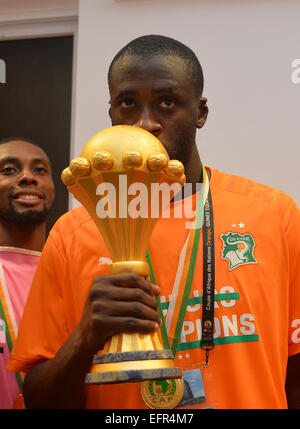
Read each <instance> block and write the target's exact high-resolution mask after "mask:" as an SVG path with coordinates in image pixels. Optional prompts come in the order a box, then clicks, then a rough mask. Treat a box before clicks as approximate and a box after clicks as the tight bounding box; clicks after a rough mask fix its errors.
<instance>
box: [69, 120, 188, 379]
mask: <svg viewBox="0 0 300 429" xmlns="http://www.w3.org/2000/svg"><path fill="white" fill-rule="evenodd" d="M61 178H62V181H63V183H64V184H65V185H66V186H67V187H68V189H69V191H70V192H71V193H72V194H73V195H74V197H75V198H76V199H77V200H78V201H79V202H80V203H81V204H82V205H83V206H84V207H85V208H86V210H87V211H88V212H89V214H90V215H91V217H92V219H93V220H94V222H95V224H96V226H97V228H98V230H99V231H100V233H101V235H102V237H103V239H104V242H105V244H106V246H107V249H108V251H109V253H110V255H111V259H112V264H111V265H110V266H109V270H110V274H117V273H123V272H135V273H137V274H139V275H141V276H143V277H145V278H147V277H148V276H149V265H148V263H147V261H146V251H147V249H148V246H149V241H150V236H151V234H152V231H153V228H154V226H155V224H156V222H157V220H158V217H151V213H150V206H151V204H148V216H146V217H142V216H138V217H134V218H133V217H131V216H129V214H128V211H129V206H130V204H132V202H133V198H134V196H132V195H129V193H128V190H129V189H130V187H131V186H133V185H135V184H137V183H139V184H143V186H145V187H146V189H147V193H148V198H149V199H150V198H151V192H152V186H151V185H152V184H154V183H157V184H161V183H164V182H166V183H168V184H173V183H174V184H176V183H179V185H180V186H179V188H180V187H181V186H183V184H184V183H185V175H184V167H183V165H182V163H181V162H180V161H176V160H170V159H169V156H168V153H167V151H166V149H165V148H164V146H163V145H162V144H161V142H160V141H159V140H158V139H157V138H156V137H155V136H153V135H152V134H151V133H149V132H147V131H145V130H143V129H142V128H138V127H134V126H129V125H117V126H113V127H110V128H107V129H104V130H102V131H100V132H99V133H97V134H96V135H95V136H94V137H92V138H91V139H90V140H89V141H88V142H87V144H86V145H85V146H84V148H83V150H82V152H81V155H80V157H77V158H75V159H73V160H72V161H71V162H70V165H69V167H68V168H66V169H64V171H63V172H62V175H61ZM106 184H110V185H112V186H114V188H115V189H116V190H117V198H116V201H110V199H109V198H110V197H109V196H108V194H109V193H107V194H106V198H107V199H106V200H105V203H106V205H109V204H111V206H112V207H115V209H116V216H102V217H101V216H99V213H100V212H101V210H102V211H103V206H104V204H102V202H103V200H104V197H102V198H101V197H99V195H102V193H101V192H102V191H101V189H102V187H103V186H104V185H106ZM102 190H103V189H102ZM177 190H179V189H177ZM174 192H176V191H174ZM125 195H126V198H127V202H126V204H125V205H124V204H122V202H121V200H122V198H123V197H124V196H125ZM173 196H174V195H173ZM170 199H172V195H171V196H170ZM149 201H150V200H149ZM149 201H148V202H149ZM101 204H102V205H101ZM162 209H163V208H162V207H160V211H159V213H161V211H162ZM180 377H181V370H180V368H176V367H175V365H174V356H173V353H172V351H171V350H164V348H163V345H162V343H161V340H160V338H159V335H158V334H157V333H153V334H149V335H147V334H138V333H136V334H125V333H123V334H118V335H114V336H113V337H111V338H110V339H109V340H108V341H107V342H106V344H105V346H104V349H103V351H102V353H98V354H97V355H96V356H95V358H94V363H93V366H92V368H91V370H90V373H89V374H88V375H87V378H86V382H87V383H88V384H105V383H115V382H126V381H142V380H153V379H174V378H180Z"/></svg>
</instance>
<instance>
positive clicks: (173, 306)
mask: <svg viewBox="0 0 300 429" xmlns="http://www.w3.org/2000/svg"><path fill="white" fill-rule="evenodd" d="M202 171H203V186H201V188H200V192H199V197H198V201H197V211H196V215H195V216H194V218H193V221H192V224H191V227H190V230H189V233H188V236H187V239H186V241H185V243H184V245H183V247H182V250H181V253H180V256H179V262H178V267H177V272H176V277H175V281H174V285H173V289H172V295H171V298H170V304H169V308H168V312H167V317H166V321H164V317H163V311H162V307H161V303H160V299H159V297H157V302H158V307H159V315H160V317H161V320H162V326H161V337H162V341H163V345H164V348H165V349H170V348H171V349H172V351H173V354H174V357H175V355H176V351H177V347H178V343H179V338H180V334H181V330H182V325H183V321H184V316H185V312H186V307H187V304H188V298H189V295H190V291H191V286H192V282H193V277H194V272H195V265H196V260H197V253H198V247H199V240H200V233H201V228H202V225H203V213H204V205H205V202H206V199H207V196H208V192H209V178H208V175H207V173H206V170H205V168H204V167H203V166H202ZM146 258H147V262H148V263H149V266H150V280H151V282H152V283H154V284H156V280H155V275H154V270H153V265H152V261H151V257H150V252H149V250H148V251H147V255H146ZM169 339H173V341H172V344H170V342H169Z"/></svg>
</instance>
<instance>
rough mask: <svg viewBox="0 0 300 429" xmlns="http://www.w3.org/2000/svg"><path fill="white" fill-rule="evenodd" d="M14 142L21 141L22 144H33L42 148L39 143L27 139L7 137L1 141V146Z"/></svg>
mask: <svg viewBox="0 0 300 429" xmlns="http://www.w3.org/2000/svg"><path fill="white" fill-rule="evenodd" d="M13 141H21V142H26V143H31V144H33V145H35V146H38V147H40V145H39V144H38V143H36V142H35V141H34V140H31V139H28V138H27V137H6V138H5V139H2V140H0V144H3V143H9V142H13ZM41 149H42V148H41Z"/></svg>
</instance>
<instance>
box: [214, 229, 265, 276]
mask: <svg viewBox="0 0 300 429" xmlns="http://www.w3.org/2000/svg"><path fill="white" fill-rule="evenodd" d="M221 239H222V241H223V249H222V259H226V260H227V261H228V262H229V269H230V270H233V269H234V268H236V267H239V266H240V265H246V264H257V260H256V259H255V257H254V247H255V240H254V238H253V237H252V235H251V234H249V233H247V234H239V233H238V232H228V233H227V234H221Z"/></svg>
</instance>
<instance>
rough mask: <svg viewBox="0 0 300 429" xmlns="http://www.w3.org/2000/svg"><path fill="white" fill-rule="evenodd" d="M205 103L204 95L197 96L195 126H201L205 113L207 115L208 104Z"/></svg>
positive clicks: (204, 119)
mask: <svg viewBox="0 0 300 429" xmlns="http://www.w3.org/2000/svg"><path fill="white" fill-rule="evenodd" d="M206 103H207V98H205V97H200V98H199V105H198V119H197V128H202V127H203V126H204V124H205V122H206V119H207V115H208V106H207V104H206Z"/></svg>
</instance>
